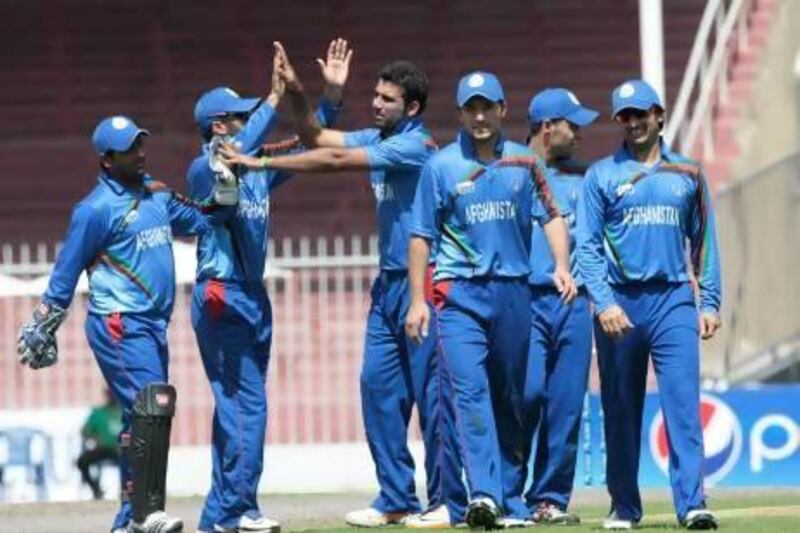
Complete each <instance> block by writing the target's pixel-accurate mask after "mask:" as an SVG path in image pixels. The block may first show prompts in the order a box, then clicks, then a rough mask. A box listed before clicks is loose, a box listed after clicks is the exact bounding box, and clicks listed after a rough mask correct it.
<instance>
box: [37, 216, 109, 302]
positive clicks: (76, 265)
mask: <svg viewBox="0 0 800 533" xmlns="http://www.w3.org/2000/svg"><path fill="white" fill-rule="evenodd" d="M110 231H111V228H110V227H109V221H108V218H107V216H106V215H105V214H104V213H101V212H100V211H98V210H97V209H96V208H95V207H93V206H91V205H89V204H84V203H81V204H78V205H77V206H76V207H75V209H74V210H73V211H72V217H71V219H70V222H69V228H68V229H67V236H66V238H65V239H64V245H63V247H62V248H61V252H59V254H58V259H56V264H55V267H54V268H53V273H52V274H51V275H50V281H49V283H48V284H47V290H46V291H45V293H44V295H43V296H42V300H44V301H45V302H46V303H54V304H56V305H58V306H60V307H62V308H64V309H66V308H67V307H69V304H70V303H71V302H72V297H73V295H74V293H75V286H76V285H77V284H78V278H80V275H81V272H83V271H84V270H85V269H86V268H87V267H89V266H90V265H91V263H92V261H93V260H94V258H95V257H96V256H97V255H98V254H99V253H100V252H101V251H102V250H103V247H104V246H105V241H106V237H107V236H108V234H109V233H110Z"/></svg>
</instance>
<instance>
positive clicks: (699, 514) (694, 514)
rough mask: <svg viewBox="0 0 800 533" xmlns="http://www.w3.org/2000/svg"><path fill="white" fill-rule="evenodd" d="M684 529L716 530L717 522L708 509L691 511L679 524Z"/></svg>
mask: <svg viewBox="0 0 800 533" xmlns="http://www.w3.org/2000/svg"><path fill="white" fill-rule="evenodd" d="M681 525H682V526H683V527H685V528H686V529H717V528H718V527H719V520H718V519H717V517H716V516H715V515H714V513H712V512H711V511H709V510H708V509H692V510H691V511H689V512H688V513H686V518H684V519H683V523H682V524H681Z"/></svg>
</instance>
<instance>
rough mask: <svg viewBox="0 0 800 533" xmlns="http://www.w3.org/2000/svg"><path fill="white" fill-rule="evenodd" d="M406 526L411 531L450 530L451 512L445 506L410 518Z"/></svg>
mask: <svg viewBox="0 0 800 533" xmlns="http://www.w3.org/2000/svg"><path fill="white" fill-rule="evenodd" d="M405 524H406V527H408V528H411V529H448V528H449V527H450V511H448V510H447V506H446V505H444V504H443V505H440V506H439V507H436V508H435V509H431V510H430V511H427V512H424V513H422V514H415V515H412V516H409V517H408V518H407V519H406V521H405Z"/></svg>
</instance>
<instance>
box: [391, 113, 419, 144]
mask: <svg viewBox="0 0 800 533" xmlns="http://www.w3.org/2000/svg"><path fill="white" fill-rule="evenodd" d="M420 128H422V119H421V118H418V117H414V118H407V119H404V120H401V121H400V122H398V123H397V125H396V126H395V127H394V128H393V129H392V131H390V132H389V133H387V134H384V133H383V132H381V138H383V139H387V138H389V137H391V136H393V135H398V134H400V133H406V132H409V131H413V130H416V129H420Z"/></svg>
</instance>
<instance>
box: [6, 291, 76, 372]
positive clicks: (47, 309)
mask: <svg viewBox="0 0 800 533" xmlns="http://www.w3.org/2000/svg"><path fill="white" fill-rule="evenodd" d="M66 316H67V311H66V310H65V309H62V308H61V307H59V306H58V305H56V304H46V303H44V302H42V303H40V304H39V306H38V307H37V308H36V310H35V311H34V312H33V319H32V320H31V321H30V322H28V323H27V324H25V325H24V326H22V329H20V332H19V338H18V339H17V353H19V362H20V363H22V364H24V365H28V366H30V367H31V368H32V369H34V370H38V369H40V368H44V367H47V366H50V365H53V364H55V362H56V361H57V360H58V344H57V343H56V330H57V329H58V326H60V325H61V323H62V322H63V321H64V319H65V318H66Z"/></svg>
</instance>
